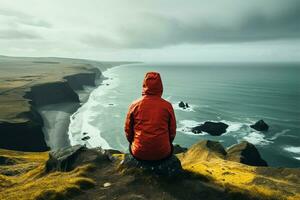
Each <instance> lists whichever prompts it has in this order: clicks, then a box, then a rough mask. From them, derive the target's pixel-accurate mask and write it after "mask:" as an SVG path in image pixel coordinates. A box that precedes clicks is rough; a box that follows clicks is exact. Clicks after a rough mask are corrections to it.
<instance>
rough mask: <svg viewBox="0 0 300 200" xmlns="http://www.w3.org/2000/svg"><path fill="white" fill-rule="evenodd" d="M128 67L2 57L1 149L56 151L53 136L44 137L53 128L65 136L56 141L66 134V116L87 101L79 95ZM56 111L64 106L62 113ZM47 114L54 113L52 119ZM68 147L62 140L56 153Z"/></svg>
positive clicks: (49, 59) (76, 60)
mask: <svg viewBox="0 0 300 200" xmlns="http://www.w3.org/2000/svg"><path fill="white" fill-rule="evenodd" d="M126 63H129V62H100V61H90V60H82V59H67V58H24V57H1V60H0V72H1V75H0V83H1V87H0V103H1V104H0V107H1V110H2V112H1V113H0V133H1V137H2V139H1V141H0V148H6V149H12V150H20V151H46V150H49V146H50V147H51V146H52V147H54V146H56V145H51V141H49V139H51V138H53V136H51V137H49V136H47V134H44V132H45V131H47V129H48V130H51V129H53V127H54V130H60V131H61V132H60V133H56V134H57V135H63V134H64V133H63V130H64V129H65V128H66V127H67V123H68V113H70V114H72V113H73V112H75V111H76V110H77V109H78V108H79V107H80V103H81V100H83V99H84V98H81V99H80V95H79V94H78V93H77V92H76V91H82V90H83V89H84V87H86V86H90V87H95V86H96V83H95V82H96V80H98V79H99V78H100V77H101V76H102V72H101V70H102V71H103V70H105V69H107V68H110V67H113V66H117V65H120V64H126ZM83 93H84V92H83ZM85 95H88V94H85ZM81 96H82V97H84V95H81ZM57 105H61V106H60V109H57V108H56V107H55V106H57ZM49 112H52V113H51V114H50V115H48V114H49ZM45 116H46V117H45ZM44 135H45V136H44ZM46 140H48V141H47V143H46ZM66 141H67V140H66V139H63V140H62V143H61V144H60V145H57V147H58V148H59V147H61V146H62V145H64V144H66ZM55 148H56V147H55Z"/></svg>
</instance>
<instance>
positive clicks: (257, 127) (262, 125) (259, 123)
mask: <svg viewBox="0 0 300 200" xmlns="http://www.w3.org/2000/svg"><path fill="white" fill-rule="evenodd" d="M250 127H251V128H253V129H255V130H257V131H267V130H269V125H268V124H266V123H265V122H264V120H259V121H257V122H256V123H255V124H253V125H250Z"/></svg>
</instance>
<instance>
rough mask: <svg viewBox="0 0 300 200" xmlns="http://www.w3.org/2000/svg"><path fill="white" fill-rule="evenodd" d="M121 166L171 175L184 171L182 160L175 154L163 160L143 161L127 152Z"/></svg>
mask: <svg viewBox="0 0 300 200" xmlns="http://www.w3.org/2000/svg"><path fill="white" fill-rule="evenodd" d="M120 166H121V168H123V169H125V170H126V169H127V170H131V171H132V170H133V171H135V170H136V171H139V170H142V171H144V172H150V173H154V174H156V175H163V176H169V177H173V176H176V175H178V174H180V173H181V172H182V167H181V163H180V160H179V159H178V158H177V157H176V156H174V155H172V156H171V157H170V158H168V159H166V160H162V161H141V160H136V159H135V158H134V157H133V156H132V155H131V154H125V158H124V160H123V161H122V162H121V165H120Z"/></svg>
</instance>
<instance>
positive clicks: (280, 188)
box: [178, 141, 300, 200]
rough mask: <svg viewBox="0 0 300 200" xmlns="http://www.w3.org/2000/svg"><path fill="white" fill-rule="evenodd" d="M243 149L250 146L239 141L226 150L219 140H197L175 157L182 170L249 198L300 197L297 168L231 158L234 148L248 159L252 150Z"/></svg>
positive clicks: (293, 199) (299, 170)
mask: <svg viewBox="0 0 300 200" xmlns="http://www.w3.org/2000/svg"><path fill="white" fill-rule="evenodd" d="M249 146H250V147H249ZM237 149H239V150H237ZM245 149H252V147H251V145H248V144H247V145H246V144H245V143H242V145H237V146H236V147H234V148H230V149H229V150H228V151H227V152H226V151H225V150H224V148H223V147H222V146H221V145H220V143H218V142H214V141H200V142H198V143H196V144H194V145H193V146H192V147H191V148H189V150H188V151H187V152H185V153H181V154H178V158H179V159H180V161H181V164H182V167H183V169H184V170H187V171H189V172H192V173H195V174H198V175H199V176H202V177H207V178H209V179H210V180H212V181H213V182H214V183H215V184H216V185H220V186H221V187H224V188H226V189H225V190H228V191H230V190H233V191H235V192H240V193H241V194H244V195H245V196H246V197H248V198H249V197H251V198H254V199H278V200H279V199H291V200H296V199H299V198H300V187H299V185H300V181H299V174H300V169H299V168H298V169H289V168H274V167H265V166H250V165H245V164H243V163H240V162H233V161H231V160H230V159H231V158H230V157H231V156H232V155H235V153H234V152H243V153H237V154H244V153H245V157H246V158H244V161H245V159H246V160H249V159H250V158H251V154H250V153H249V154H246V152H248V150H247V151H246V150H245ZM235 150H236V151H235ZM254 151H255V150H254ZM252 152H253V149H252ZM256 153H257V152H255V154H256ZM234 161H241V159H234ZM297 177H298V178H297ZM233 199H245V197H242V196H239V197H236V198H233Z"/></svg>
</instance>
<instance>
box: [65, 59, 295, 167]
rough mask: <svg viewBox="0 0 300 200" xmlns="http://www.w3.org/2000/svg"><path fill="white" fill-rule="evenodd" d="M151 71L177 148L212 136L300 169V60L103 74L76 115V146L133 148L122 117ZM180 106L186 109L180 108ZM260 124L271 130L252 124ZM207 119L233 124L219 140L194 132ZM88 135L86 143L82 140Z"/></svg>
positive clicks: (160, 66)
mask: <svg viewBox="0 0 300 200" xmlns="http://www.w3.org/2000/svg"><path fill="white" fill-rule="evenodd" d="M148 71H157V72H159V73H160V74H161V77H162V80H163V85H164V92H163V98H165V99H166V100H168V101H170V102H171V103H172V104H173V107H174V110H175V114H176V119H177V135H176V138H175V141H174V143H176V144H180V145H181V146H184V147H189V146H191V145H192V144H194V143H196V142H198V141H199V140H204V139H209V140H216V141H219V142H221V143H222V144H223V145H224V146H225V147H229V146H231V145H233V144H236V143H238V142H240V141H244V140H246V141H248V142H251V143H253V144H254V145H255V146H256V147H257V148H258V150H259V152H260V153H261V156H262V157H263V158H264V159H265V160H266V161H267V162H268V164H269V165H270V166H276V167H278V166H282V167H283V166H284V167H300V79H299V75H300V64H297V63H143V64H131V65H122V66H119V67H114V68H110V69H108V70H106V71H105V72H104V73H103V74H104V76H105V77H106V78H107V79H105V80H104V81H103V82H102V84H101V85H99V86H98V87H97V88H96V89H94V90H93V91H92V92H91V94H90V97H89V99H88V100H87V101H86V102H85V103H84V104H83V105H82V106H81V107H80V108H79V109H78V110H77V112H76V113H74V114H73V115H72V116H71V123H70V126H69V133H68V134H69V139H70V141H71V144H72V145H75V144H86V145H87V146H88V147H97V146H101V147H103V148H113V149H119V150H122V151H128V142H127V141H126V138H125V135H124V120H125V116H126V113H127V111H128V106H129V105H130V103H131V102H132V101H133V100H135V99H136V98H139V97H140V96H141V91H142V81H143V78H144V75H145V73H146V72H148ZM180 101H184V102H187V103H188V104H189V105H190V108H189V109H181V108H179V106H178V103H179V102H180ZM260 119H263V120H264V121H265V122H266V123H267V124H268V125H269V126H270V128H269V131H268V132H266V133H261V132H259V131H255V130H254V129H252V128H250V127H249V125H250V124H253V123H255V122H256V121H258V120H260ZM205 121H220V122H224V123H226V124H228V125H229V127H228V129H227V132H226V133H225V134H223V135H221V136H211V135H209V134H206V133H202V134H197V135H196V134H194V133H192V132H191V131H190V128H191V127H193V126H196V125H198V124H201V123H203V122H205ZM83 138H84V140H82V139H83Z"/></svg>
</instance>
